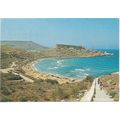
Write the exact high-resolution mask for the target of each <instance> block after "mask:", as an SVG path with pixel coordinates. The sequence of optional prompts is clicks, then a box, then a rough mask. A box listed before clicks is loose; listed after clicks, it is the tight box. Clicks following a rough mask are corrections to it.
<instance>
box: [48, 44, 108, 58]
mask: <svg viewBox="0 0 120 120" xmlns="http://www.w3.org/2000/svg"><path fill="white" fill-rule="evenodd" d="M46 54H47V55H48V56H50V57H94V56H104V55H108V54H106V53H104V52H100V51H95V50H89V49H86V48H84V47H82V46H74V45H64V44H57V45H56V47H55V48H53V49H49V50H48V51H46Z"/></svg>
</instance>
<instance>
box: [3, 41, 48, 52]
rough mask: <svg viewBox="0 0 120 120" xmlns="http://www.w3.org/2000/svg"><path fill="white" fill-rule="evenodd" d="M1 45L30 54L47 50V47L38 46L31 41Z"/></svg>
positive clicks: (8, 42)
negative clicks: (29, 52)
mask: <svg viewBox="0 0 120 120" xmlns="http://www.w3.org/2000/svg"><path fill="white" fill-rule="evenodd" d="M1 44H2V45H7V46H10V47H12V48H17V49H22V50H27V51H31V52H36V51H41V50H45V49H47V47H44V46H42V45H39V44H37V43H35V42H33V41H1Z"/></svg>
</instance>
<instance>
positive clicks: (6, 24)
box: [1, 18, 119, 49]
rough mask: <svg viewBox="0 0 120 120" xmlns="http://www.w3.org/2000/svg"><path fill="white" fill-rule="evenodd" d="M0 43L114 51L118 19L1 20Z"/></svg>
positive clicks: (117, 41) (116, 46)
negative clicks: (58, 45)
mask: <svg viewBox="0 0 120 120" xmlns="http://www.w3.org/2000/svg"><path fill="white" fill-rule="evenodd" d="M1 40H5V41H34V42H36V43H39V44H40V45H44V46H48V47H54V46H55V45H56V44H70V45H82V46H84V47H87V48H92V49H118V46H119V19H112V18H106V19H105V18H103V19H102V18H101V19H98V18H96V19H95V18H94V19H90V18H89V19H87V18H84V19H81V18H58V19H57V18H54V19H53V18H52V19H47V18H46V19H45V18H44V19H43V18H36V19H35V18H31V19H18V18H16V19H2V20H1Z"/></svg>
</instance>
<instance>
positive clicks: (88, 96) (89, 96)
mask: <svg viewBox="0 0 120 120" xmlns="http://www.w3.org/2000/svg"><path fill="white" fill-rule="evenodd" d="M97 79H98V78H95V79H94V81H93V83H92V86H91V88H90V90H89V91H87V92H86V93H85V95H84V96H83V97H82V99H81V100H80V101H81V102H90V101H92V99H93V97H94V94H95V87H96V80H97Z"/></svg>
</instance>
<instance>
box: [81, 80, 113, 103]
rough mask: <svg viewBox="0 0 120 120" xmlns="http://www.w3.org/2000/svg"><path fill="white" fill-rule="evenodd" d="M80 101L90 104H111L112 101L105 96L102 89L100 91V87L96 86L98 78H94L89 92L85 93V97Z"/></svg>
mask: <svg viewBox="0 0 120 120" xmlns="http://www.w3.org/2000/svg"><path fill="white" fill-rule="evenodd" d="M80 101H81V102H90V101H94V102H113V99H112V98H110V96H109V95H107V94H106V92H105V90H104V89H102V90H101V89H100V85H99V84H98V78H95V79H94V81H93V84H92V86H91V88H90V90H89V91H87V92H86V93H85V95H84V96H83V98H82V99H81V100H80Z"/></svg>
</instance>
